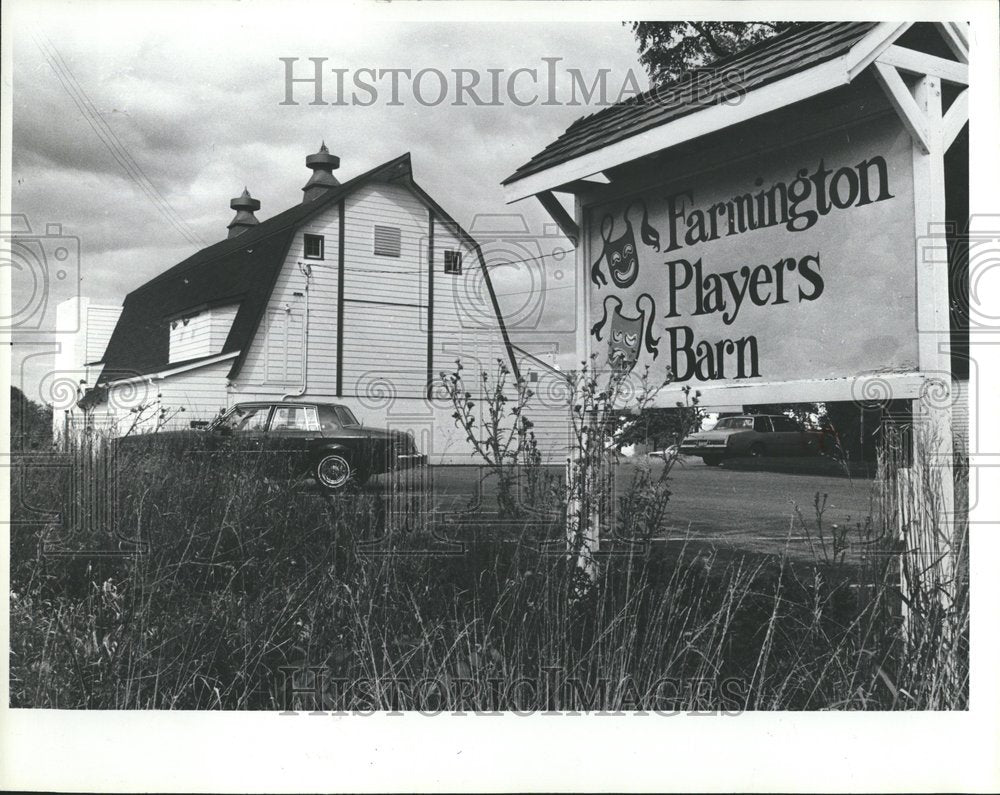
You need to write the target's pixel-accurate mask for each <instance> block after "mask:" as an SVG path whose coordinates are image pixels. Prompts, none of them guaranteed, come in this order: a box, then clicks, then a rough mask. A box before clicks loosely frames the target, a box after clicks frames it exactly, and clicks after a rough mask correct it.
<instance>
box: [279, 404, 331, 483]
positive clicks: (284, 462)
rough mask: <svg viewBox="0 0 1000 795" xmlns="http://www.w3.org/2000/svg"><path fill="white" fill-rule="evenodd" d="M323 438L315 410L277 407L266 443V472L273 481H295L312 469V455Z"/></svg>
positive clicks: (296, 405)
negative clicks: (320, 438)
mask: <svg viewBox="0 0 1000 795" xmlns="http://www.w3.org/2000/svg"><path fill="white" fill-rule="evenodd" d="M320 436H322V433H321V432H320V423H319V418H318V415H317V412H316V407H315V406H308V405H302V404H298V403H295V404H292V403H285V404H281V403H278V404H275V406H274V408H273V410H272V412H271V420H270V423H269V424H268V429H267V436H266V442H265V456H266V459H267V464H266V467H267V471H268V473H269V474H270V475H271V476H273V477H282V478H284V477H295V476H296V475H301V474H305V473H306V471H307V470H308V469H309V464H310V457H309V453H310V450H311V448H312V446H313V443H314V442H315V440H316V439H317V438H318V437H320Z"/></svg>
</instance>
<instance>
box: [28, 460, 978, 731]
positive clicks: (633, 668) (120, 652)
mask: <svg viewBox="0 0 1000 795" xmlns="http://www.w3.org/2000/svg"><path fill="white" fill-rule="evenodd" d="M118 464H119V471H120V472H121V473H122V475H123V476H122V478H121V480H120V481H119V485H120V487H121V494H120V495H119V496H120V512H119V524H118V526H117V528H116V530H117V531H118V533H119V537H117V538H115V539H113V541H112V542H111V544H110V547H111V548H112V549H114V551H116V552H119V553H121V554H118V555H114V556H98V555H93V554H90V555H87V554H83V555H71V556H68V557H58V556H52V555H51V554H42V551H41V549H42V542H43V541H44V540H45V539H48V540H49V542H52V541H54V540H55V539H56V537H57V535H58V534H57V533H56V530H55V528H56V525H55V524H54V523H50V524H47V525H46V524H40V525H35V526H27V525H18V526H16V527H15V532H14V539H13V544H12V561H11V563H12V566H11V569H12V590H13V594H12V598H11V652H10V654H11V656H10V662H11V665H10V670H11V681H10V691H11V703H12V705H13V706H18V707H27V706H37V707H58V708H102V709H103V708H108V709H134V708H155V709H172V708H177V709H181V708H183V709H267V710H275V709H287V708H289V707H301V708H306V709H308V708H311V707H312V706H314V703H313V699H312V697H311V696H310V695H309V694H299V695H296V696H295V697H294V698H292V699H291V700H290V696H292V695H294V694H293V693H291V691H290V690H289V688H288V685H289V676H290V675H292V674H293V673H294V672H295V671H299V672H300V673H297V674H294V678H293V679H292V680H291V682H292V683H293V684H295V685H296V686H308V685H309V684H310V683H312V682H313V681H314V679H313V674H314V673H315V672H316V671H318V672H319V674H320V678H321V685H322V688H323V690H324V691H325V693H326V699H327V703H324V704H322V706H325V707H327V708H334V707H341V706H346V707H348V708H351V707H354V708H359V709H376V708H377V709H413V708H423V709H432V708H433V709H438V708H440V709H445V710H464V711H472V710H481V711H491V710H495V709H514V708H516V709H521V710H525V711H530V710H535V709H560V710H584V709H591V710H599V709H604V710H617V709H656V710H659V711H661V712H664V711H666V712H670V711H675V710H699V711H725V712H736V711H741V710H745V709H754V710H757V709H761V710H765V709H766V710H771V709H962V708H965V707H966V705H967V693H968V591H967V588H965V587H964V585H962V584H961V583H960V582H959V581H955V582H952V583H949V584H942V583H940V582H938V583H936V584H935V586H934V587H935V588H941V587H947V588H950V590H951V592H950V594H949V599H948V600H947V602H944V601H942V600H940V599H938V598H936V596H935V595H934V594H929V593H912V592H911V593H902V592H901V591H900V588H899V582H900V578H899V569H900V566H901V565H902V564H904V563H905V556H906V554H907V553H906V551H905V547H904V546H901V545H900V543H899V542H898V540H897V533H896V532H895V530H894V528H895V524H894V521H895V519H894V516H895V511H896V510H897V509H896V507H894V506H893V504H892V499H891V493H895V490H894V489H893V488H891V487H887V488H886V489H884V490H883V491H884V493H883V494H882V495H881V499H879V497H880V495H879V494H876V495H874V499H873V511H872V515H871V516H870V517H869V518H868V520H867V521H866V522H864V523H862V524H861V525H859V527H858V528H857V539H856V541H855V542H854V543H859V544H862V545H863V547H862V554H861V556H860V559H861V564H860V565H856V564H854V563H847V562H845V561H844V560H843V559H838V557H837V556H836V555H834V556H832V557H831V556H829V555H827V556H826V557H824V556H823V555H821V554H820V555H818V556H817V560H816V562H815V563H814V564H813V565H811V566H793V565H792V564H790V563H789V562H788V561H787V560H785V559H783V558H781V557H780V556H771V557H766V556H750V555H746V556H741V555H735V554H731V553H724V551H722V550H713V549H707V548H704V546H703V545H700V544H698V543H697V540H696V539H689V540H688V541H687V542H686V543H683V544H677V543H674V544H669V545H664V544H657V543H653V544H650V545H646V546H640V547H636V548H635V549H633V550H632V551H631V552H627V553H623V554H618V555H611V556H609V557H607V558H602V560H601V565H600V567H599V571H598V574H597V578H596V580H595V581H594V582H593V583H590V582H589V581H587V582H585V583H581V582H580V574H579V570H578V569H577V568H576V567H575V566H573V565H570V564H567V563H566V561H565V560H564V558H563V557H562V556H559V555H553V554H544V553H543V552H541V551H539V549H538V548H537V546H536V545H533V544H531V543H529V540H528V539H520V540H519V539H513V540H505V541H493V542H490V543H475V544H470V545H469V547H468V549H467V552H466V553H465V554H464V555H457V556H456V555H414V554H407V550H410V551H412V550H414V549H419V548H421V547H422V546H423V545H424V542H425V541H430V539H424V538H421V537H419V536H414V535H413V534H410V535H408V536H406V537H401V538H395V539H392V540H391V541H392V542H393V543H395V542H397V541H398V542H399V546H398V547H395V548H394V547H392V544H390V548H388V549H386V548H384V547H383V548H381V549H379V550H373V549H372V548H371V546H370V545H368V544H366V543H365V541H364V539H365V537H366V535H367V534H369V533H373V532H378V531H379V528H380V523H381V522H382V521H383V518H384V517H383V515H382V513H381V510H380V506H379V499H378V497H377V495H374V494H370V493H362V494H355V495H352V496H349V497H346V498H340V499H337V500H332V501H324V500H322V499H319V498H316V497H304V496H303V495H302V494H301V493H299V492H297V491H296V490H295V489H289V488H285V487H283V486H278V485H275V484H273V483H268V482H266V481H264V480H263V479H261V478H260V477H258V476H257V474H256V473H255V472H254V471H253V463H252V461H246V460H244V461H241V462H239V463H238V464H233V463H232V461H228V462H227V460H226V459H223V458H216V459H210V458H207V457H204V456H203V457H197V456H187V457H185V456H183V455H182V454H181V453H180V451H178V450H172V449H170V447H169V446H168V445H163V446H162V447H161V448H157V451H156V452H154V454H152V455H148V454H147V455H144V456H143V458H142V459H141V460H127V459H125V460H121V461H119V462H118ZM60 477H61V475H59V474H58V472H57V471H56V470H42V469H38V468H33V469H31V470H27V471H23V472H22V471H20V470H18V469H17V468H15V470H14V487H13V488H14V491H13V493H14V494H19V493H23V495H24V502H23V503H19V502H18V501H17V500H15V505H14V519H15V521H17V520H18V519H20V520H22V521H24V520H26V519H31V518H36V514H32V513H29V512H28V511H27V509H26V508H25V507H24V506H25V505H52V504H53V503H54V502H58V496H57V495H58V494H59V493H60V489H61V488H62V485H61V482H60ZM629 506H630V507H629V511H631V513H630V514H629V515H630V516H647V517H649V516H652V517H653V518H648V519H646V520H643V521H651V522H658V521H661V520H662V512H661V511H654V512H652V513H650V512H648V511H646V512H643V511H641V510H636V509H635V505H634V503H629ZM632 521H640V520H637V519H633V520H632ZM803 522H805V523H806V524H807V526H808V527H809V528H810V531H811V532H813V533H814V534H816V536H817V541H816V543H817V545H818V546H817V548H819V545H820V544H826V545H830V546H828V547H827V548H828V549H832V543H833V542H832V540H831V539H830V538H829V537H828V536H826V535H824V534H825V533H826V531H825V529H824V528H823V527H822V524H821V523H819V524H818V525H817V523H816V521H815V519H814V518H812V517H810V518H809V519H805V518H804V519H803ZM651 529H655V528H638V532H637V535H644V534H646V531H649V530H651ZM106 531H107V528H106V527H95V528H94V530H93V531H91V532H89V533H82V532H81V533H76V534H71V535H69V536H63V537H61V538H60V540H59V543H60V544H62V545H63V546H64V547H66V548H67V549H70V550H72V549H77V550H79V549H87V548H94V546H95V545H98V544H101V545H103V548H104V549H108V547H109V539H108V534H107V532H106ZM137 549H139V550H140V551H139V552H137V551H136V550H137ZM668 549H670V550H673V551H671V552H669V553H668V552H667V551H666V550H668ZM904 606H906V607H907V609H909V610H910V618H911V621H910V623H909V628H908V633H909V634H908V635H907V636H904V633H903V624H902V622H901V620H900V615H901V611H902V608H903V607H904ZM307 666H312V667H313V668H314V671H312V672H309V671H306V672H304V673H303V672H302V671H303V669H304V668H305V667H307ZM338 694H339V695H338Z"/></svg>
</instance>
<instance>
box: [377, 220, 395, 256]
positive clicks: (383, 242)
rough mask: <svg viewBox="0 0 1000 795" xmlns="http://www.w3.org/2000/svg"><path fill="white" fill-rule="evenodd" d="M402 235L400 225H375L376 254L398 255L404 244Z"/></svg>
mask: <svg viewBox="0 0 1000 795" xmlns="http://www.w3.org/2000/svg"><path fill="white" fill-rule="evenodd" d="M401 241H402V236H401V234H400V231H399V227H395V226H378V225H376V226H375V249H374V252H375V254H376V256H379V257H398V256H399V252H400V248H401V246H402V242H401Z"/></svg>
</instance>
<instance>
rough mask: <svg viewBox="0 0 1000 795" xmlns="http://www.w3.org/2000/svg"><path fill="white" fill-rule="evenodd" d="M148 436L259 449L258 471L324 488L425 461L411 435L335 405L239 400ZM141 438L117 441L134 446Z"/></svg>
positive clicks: (193, 447)
mask: <svg viewBox="0 0 1000 795" xmlns="http://www.w3.org/2000/svg"><path fill="white" fill-rule="evenodd" d="M147 436H150V435H148V434H147ZM152 436H155V437H160V438H162V437H164V436H173V437H186V438H182V439H179V440H178V441H179V443H180V444H181V446H182V447H183V449H185V450H187V451H200V450H209V451H211V450H215V451H228V450H232V451H234V452H239V453H244V454H245V453H247V452H249V453H258V452H259V454H260V455H259V456H257V459H258V467H259V470H258V471H261V472H263V473H265V474H268V475H272V476H275V477H295V476H302V475H306V476H311V477H313V478H314V479H315V480H316V482H317V484H319V486H320V487H321V488H323V489H324V490H326V491H339V490H342V489H344V488H346V487H347V486H348V485H349V484H351V483H354V484H357V485H360V484H363V483H364V482H365V481H366V480H368V478H369V477H371V476H372V475H377V474H381V473H384V472H389V471H392V470H396V469H405V468H409V467H415V466H423V465H424V464H426V463H427V457H426V456H425V455H422V454H421V453H420V452H419V451H418V450H417V446H416V444H415V442H414V440H413V436H412V435H411V434H409V433H404V432H402V431H390V430H384V429H381V428H369V427H365V426H364V425H363V424H362V423H361V422H360V421H358V419H357V417H355V416H354V413H353V412H352V411H351V410H350V409H349V408H348V407H347V406H344V405H341V404H338V403H304V402H303V403H298V402H295V403H292V402H287V401H254V402H252V403H238V404H237V405H235V406H233V407H232V408H231V409H229V410H228V411H227V412H225V413H224V414H222V415H220V416H219V417H218V418H216V419H215V420H214V421H213V422H212V423H211V424H209V425H208V426H207V428H204V429H201V430H192V431H174V432H169V433H165V434H164V433H160V434H153V435H152ZM142 439H143V437H142V436H139V437H132V438H131V439H125V440H122V441H124V442H126V444H135V443H137V442H138V441H139V440H142Z"/></svg>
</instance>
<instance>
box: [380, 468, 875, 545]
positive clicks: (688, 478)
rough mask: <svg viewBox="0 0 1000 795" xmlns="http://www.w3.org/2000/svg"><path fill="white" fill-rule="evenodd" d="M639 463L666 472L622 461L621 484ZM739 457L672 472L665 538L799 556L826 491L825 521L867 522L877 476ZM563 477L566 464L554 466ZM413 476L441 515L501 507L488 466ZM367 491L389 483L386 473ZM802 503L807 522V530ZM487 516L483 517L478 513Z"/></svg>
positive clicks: (467, 520) (470, 520) (468, 518)
mask: <svg viewBox="0 0 1000 795" xmlns="http://www.w3.org/2000/svg"><path fill="white" fill-rule="evenodd" d="M637 466H651V467H652V468H653V472H654V474H656V473H658V472H659V471H660V470H662V467H663V463H662V462H661V461H659V460H658V459H649V458H643V459H640V460H639V461H638V462H636V463H633V462H626V463H623V464H622V465H621V466H620V467H619V471H618V477H619V478H620V481H619V482H627V481H628V480H629V479H630V478H631V477H632V476H633V475H634V471H635V468H636V467H637ZM750 466H751V464H750V463H749V462H747V463H745V464H744V463H741V462H735V463H734V464H732V465H726V466H722V467H708V466H705V465H704V464H703V463H702V462H701V460H700V459H697V458H685V459H682V460H681V461H679V462H678V463H677V464H676V465H675V466H674V469H673V472H672V473H671V481H670V482H671V492H672V495H671V499H670V508H669V519H668V527H667V530H666V532H665V533H664V538H663V539H661V540H663V541H665V542H666V543H681V542H682V540H683V539H685V538H689V539H692V540H695V541H698V542H705V543H709V544H712V545H719V546H725V547H732V548H736V549H744V550H749V551H755V552H778V551H781V550H782V549H784V548H786V547H787V549H788V550H789V552H790V553H791V554H793V555H795V556H806V557H807V556H808V555H809V539H808V535H807V532H812V533H815V525H816V520H815V508H814V501H815V498H816V495H817V493H818V494H820V495H826V508H825V512H824V514H823V523H824V525H825V526H826V527H827V528H829V527H830V526H831V525H833V524H837V525H839V526H841V527H843V526H844V525H845V524H846V525H851V526H853V525H854V524H856V523H858V522H863V521H864V518H865V517H866V516H867V515H868V513H869V503H870V499H871V495H872V489H873V486H874V481H873V480H872V479H871V478H867V477H861V476H856V475H855V476H853V477H848V476H847V475H846V474H845V473H844V472H843V471H842V470H839V469H838V468H837V467H836V466H834V465H833V464H832V463H828V462H822V463H818V464H817V463H816V462H809V463H799V464H798V465H796V463H795V460H794V459H785V460H782V461H771V462H768V461H765V462H763V463H762V464H757V463H756V462H754V463H753V464H752V466H753V467H754V468H752V469H751V468H749V467H750ZM550 471H551V472H552V474H553V476H556V477H561V475H562V472H561V470H560V468H552V469H551V470H550ZM420 477H421V478H429V482H430V484H431V485H429V486H428V485H427V483H428V481H427V480H422V479H420V478H417V479H413V480H411V481H410V486H411V487H412V489H413V490H419V491H421V492H422V502H423V503H424V504H425V505H427V506H428V507H429V506H431V505H433V507H434V509H435V510H436V511H437V512H439V515H440V514H451V515H452V516H451V518H452V519H453V520H454V519H459V520H460V521H461V522H462V523H463V524H464V525H465V526H466V527H470V526H474V525H475V524H476V523H482V522H483V519H485V517H481V513H480V512H483V511H485V512H487V513H489V512H492V511H493V510H495V502H494V495H495V487H494V484H493V483H492V481H491V479H490V478H488V477H485V476H484V471H483V470H480V469H478V468H476V467H469V466H464V467H460V466H435V467H429V468H428V469H427V470H426V471H425V472H424V473H423V474H422V475H421V476H420ZM366 488H367V489H370V490H379V489H381V488H384V478H379V479H376V480H374V481H372V483H371V484H369V485H368V486H367V487H366ZM796 508H798V510H799V511H800V512H801V514H802V517H803V518H804V520H805V522H806V523H807V527H808V528H809V530H808V531H806V530H804V529H803V526H802V522H801V521H800V520H799V518H798V516H797V513H796ZM480 517H481V518H480Z"/></svg>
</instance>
